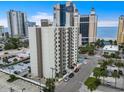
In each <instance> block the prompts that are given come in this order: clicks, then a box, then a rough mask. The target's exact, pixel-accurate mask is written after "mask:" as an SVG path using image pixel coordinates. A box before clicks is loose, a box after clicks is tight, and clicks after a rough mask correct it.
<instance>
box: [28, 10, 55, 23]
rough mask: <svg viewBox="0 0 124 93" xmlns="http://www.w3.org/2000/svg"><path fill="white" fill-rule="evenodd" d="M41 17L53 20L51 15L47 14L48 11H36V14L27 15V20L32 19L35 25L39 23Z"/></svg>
mask: <svg viewBox="0 0 124 93" xmlns="http://www.w3.org/2000/svg"><path fill="white" fill-rule="evenodd" d="M41 19H49V20H51V21H52V20H53V16H52V15H50V14H48V13H45V12H37V14H36V15H33V16H31V17H29V21H33V22H36V23H37V25H40V20H41Z"/></svg>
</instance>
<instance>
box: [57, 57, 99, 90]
mask: <svg viewBox="0 0 124 93" xmlns="http://www.w3.org/2000/svg"><path fill="white" fill-rule="evenodd" d="M96 65H97V61H96V59H95V58H91V59H90V62H89V63H88V64H82V66H81V68H80V70H79V72H78V73H75V76H74V77H73V78H71V79H70V80H69V81H68V82H63V81H62V82H60V84H59V85H57V86H56V89H55V91H56V92H78V91H79V89H80V87H81V86H82V83H83V82H84V81H85V80H86V79H87V78H88V77H89V75H90V74H91V73H92V70H93V68H94V67H95V66H96Z"/></svg>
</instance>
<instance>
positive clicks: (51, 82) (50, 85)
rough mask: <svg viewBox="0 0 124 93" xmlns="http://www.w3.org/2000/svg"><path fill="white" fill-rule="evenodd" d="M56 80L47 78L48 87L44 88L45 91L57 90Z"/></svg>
mask: <svg viewBox="0 0 124 93" xmlns="http://www.w3.org/2000/svg"><path fill="white" fill-rule="evenodd" d="M54 82H55V80H54V79H50V78H49V79H47V80H46V87H44V88H43V91H44V92H54V90H55V83H54Z"/></svg>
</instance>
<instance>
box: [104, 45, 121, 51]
mask: <svg viewBox="0 0 124 93" xmlns="http://www.w3.org/2000/svg"><path fill="white" fill-rule="evenodd" d="M103 51H115V52H116V51H119V47H118V45H105V46H104V47H103Z"/></svg>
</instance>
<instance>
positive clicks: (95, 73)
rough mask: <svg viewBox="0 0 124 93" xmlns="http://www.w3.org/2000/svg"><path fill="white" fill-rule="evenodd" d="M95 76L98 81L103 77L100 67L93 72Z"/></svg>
mask: <svg viewBox="0 0 124 93" xmlns="http://www.w3.org/2000/svg"><path fill="white" fill-rule="evenodd" d="M93 76H95V77H96V78H97V79H99V77H100V76H101V68H100V67H95V68H94V70H93Z"/></svg>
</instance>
